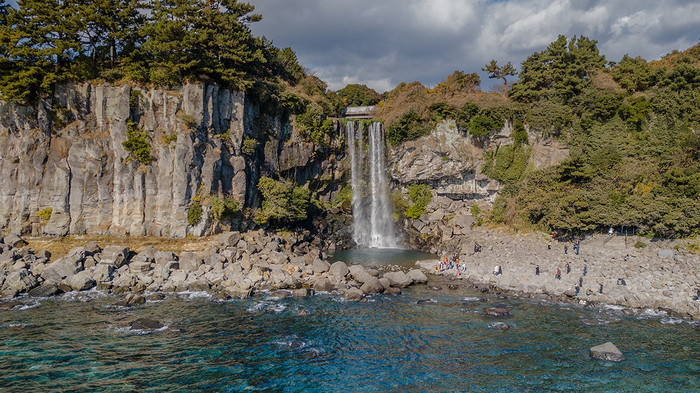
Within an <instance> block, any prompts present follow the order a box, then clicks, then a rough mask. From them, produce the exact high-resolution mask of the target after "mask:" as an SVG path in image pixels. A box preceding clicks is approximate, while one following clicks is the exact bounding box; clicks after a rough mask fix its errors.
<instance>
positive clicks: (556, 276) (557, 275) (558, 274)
mask: <svg viewBox="0 0 700 393" xmlns="http://www.w3.org/2000/svg"><path fill="white" fill-rule="evenodd" d="M554 278H556V279H557V280H561V270H559V268H557V274H555V275H554Z"/></svg>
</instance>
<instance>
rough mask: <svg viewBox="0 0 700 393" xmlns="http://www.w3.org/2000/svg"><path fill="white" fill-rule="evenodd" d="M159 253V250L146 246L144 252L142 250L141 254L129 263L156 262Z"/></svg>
mask: <svg viewBox="0 0 700 393" xmlns="http://www.w3.org/2000/svg"><path fill="white" fill-rule="evenodd" d="M157 253H158V250H156V248H155V247H153V246H146V247H145V248H144V249H143V250H141V252H140V253H138V254H136V255H134V257H133V258H131V262H129V264H133V263H151V262H155V260H156V254H157Z"/></svg>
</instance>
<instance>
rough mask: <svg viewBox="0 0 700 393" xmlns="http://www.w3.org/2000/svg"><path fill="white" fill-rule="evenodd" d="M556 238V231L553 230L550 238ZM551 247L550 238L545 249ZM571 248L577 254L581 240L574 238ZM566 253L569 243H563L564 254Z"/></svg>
mask: <svg viewBox="0 0 700 393" xmlns="http://www.w3.org/2000/svg"><path fill="white" fill-rule="evenodd" d="M556 238H557V233H556V232H553V233H552V239H556ZM551 249H552V241H551V240H550V241H549V242H548V243H547V250H551ZM573 249H574V252H576V255H578V254H579V252H580V251H581V241H580V240H578V239H576V240H574V242H573ZM568 253H569V244H568V243H565V244H564V254H568Z"/></svg>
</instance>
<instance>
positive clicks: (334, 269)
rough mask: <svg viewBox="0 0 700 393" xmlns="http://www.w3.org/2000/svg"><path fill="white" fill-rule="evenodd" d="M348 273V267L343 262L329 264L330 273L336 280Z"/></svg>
mask: <svg viewBox="0 0 700 393" xmlns="http://www.w3.org/2000/svg"><path fill="white" fill-rule="evenodd" d="M348 273H350V269H348V265H346V264H345V262H341V261H338V262H336V263H334V264H332V265H331V274H332V275H333V277H335V278H336V279H338V280H340V279H343V278H345V276H347V275H348Z"/></svg>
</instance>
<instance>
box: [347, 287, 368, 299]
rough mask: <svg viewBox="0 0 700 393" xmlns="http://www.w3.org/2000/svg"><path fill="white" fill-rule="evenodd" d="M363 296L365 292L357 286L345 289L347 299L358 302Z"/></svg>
mask: <svg viewBox="0 0 700 393" xmlns="http://www.w3.org/2000/svg"><path fill="white" fill-rule="evenodd" d="M363 296H364V294H363V293H362V291H361V290H359V289H357V288H355V287H351V288H348V289H347V290H346V291H345V300H349V301H352V302H358V301H360V300H362V297H363Z"/></svg>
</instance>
